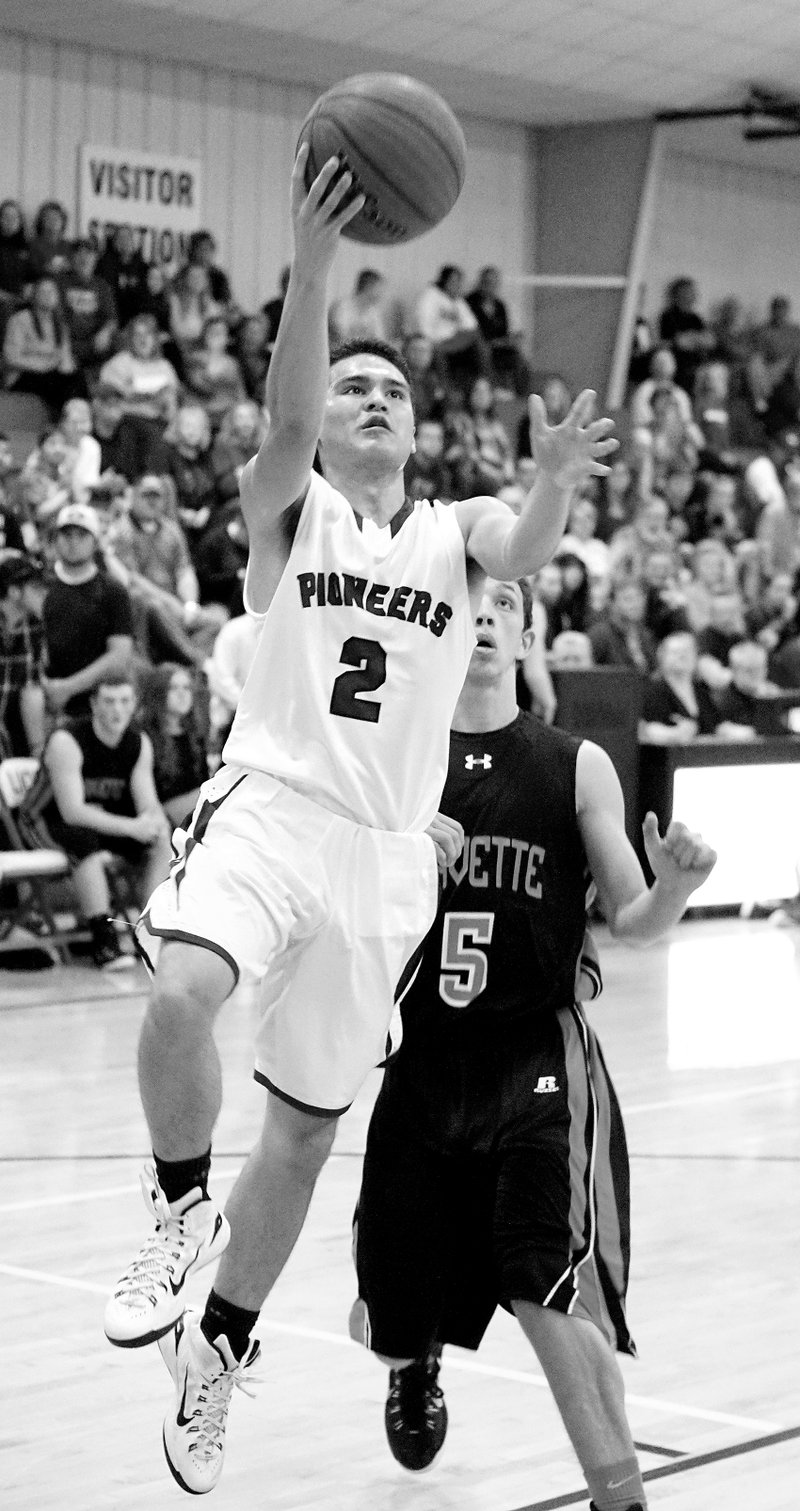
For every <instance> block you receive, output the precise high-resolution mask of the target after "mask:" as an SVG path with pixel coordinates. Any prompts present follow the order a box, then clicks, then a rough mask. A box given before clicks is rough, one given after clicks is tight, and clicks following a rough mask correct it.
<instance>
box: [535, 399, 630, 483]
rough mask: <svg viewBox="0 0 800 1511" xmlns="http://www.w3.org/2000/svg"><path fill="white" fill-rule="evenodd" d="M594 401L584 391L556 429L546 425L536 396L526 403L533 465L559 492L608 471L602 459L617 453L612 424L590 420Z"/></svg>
mask: <svg viewBox="0 0 800 1511" xmlns="http://www.w3.org/2000/svg"><path fill="white" fill-rule="evenodd" d="M596 399H597V395H596V394H595V392H594V391H593V389H591V388H584V390H583V392H582V393H579V394H578V397H577V399H576V400H575V403H574V404H573V406H572V408H571V409H570V411H569V414H568V415H566V416H565V418H564V419H563V420H562V421H561V424H560V425H548V423H547V410H546V409H545V407H544V402H543V400H542V399H541V398H540V396H539V394H535V393H534V394H531V396H530V398H529V400H528V414H529V417H530V431H531V451H532V452H533V458H534V461H535V462H536V465H537V467H539V468H540V469H541V470H542V471H543V472H546V473H548V474H549V476H550V477H551V478H552V479H553V482H555V483H557V484H559V486H560V487H562V488H575V487H577V486H578V484H579V483H582V482H583V481H584V479H585V478H587V477H604V476H605V474H606V473H607V472H608V471H609V470H610V469H609V467H608V465H607V464H606V462H605V461H604V460H603V458H604V457H607V456H610V455H611V453H612V452H613V451H616V450H617V447H618V446H619V441H618V440H616V438H615V437H614V436H613V435H612V434H611V432H612V430H613V429H614V421H613V420H607V419H602V420H595V419H593V415H594V410H595V402H596Z"/></svg>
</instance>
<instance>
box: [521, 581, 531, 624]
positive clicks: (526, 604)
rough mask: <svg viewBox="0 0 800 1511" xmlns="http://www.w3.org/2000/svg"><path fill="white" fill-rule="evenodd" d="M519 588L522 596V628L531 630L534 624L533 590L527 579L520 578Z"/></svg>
mask: <svg viewBox="0 0 800 1511" xmlns="http://www.w3.org/2000/svg"><path fill="white" fill-rule="evenodd" d="M517 587H518V588H519V590H520V593H521V594H522V628H523V630H529V629H530V628H531V626H532V624H533V589H532V588H531V585H530V581H529V579H528V578H527V577H518V578H517Z"/></svg>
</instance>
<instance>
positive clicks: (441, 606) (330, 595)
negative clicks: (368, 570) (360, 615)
mask: <svg viewBox="0 0 800 1511" xmlns="http://www.w3.org/2000/svg"><path fill="white" fill-rule="evenodd" d="M297 584H298V587H299V589H300V602H301V603H302V605H303V608H304V609H309V608H318V609H322V608H325V607H326V605H329V606H330V607H332V608H341V607H344V608H357V609H364V610H365V612H366V613H367V614H375V615H376V617H378V618H381V619H403V620H404V621H405V622H406V624H419V625H420V626H421V627H422V629H427V630H430V632H431V634H432V635H436V636H437V638H438V637H439V636H440V635H442V634H443V633H444V630H445V628H446V626H447V622H448V620H450V619H452V617H453V610H452V608H451V607H450V605H449V603H442V601H441V600H440V601H439V603H437V604H436V606H435V607H434V603H433V598H432V597H431V594H430V593H426V592H425V590H424V589H423V588H412V587H407V586H406V585H405V584H402V585H401V586H400V587H397V588H393V587H392V585H391V583H388V582H370V581H369V580H368V578H366V577H354V576H353V575H352V574H351V573H350V572H299V573H298V576H297Z"/></svg>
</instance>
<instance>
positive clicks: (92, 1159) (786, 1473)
mask: <svg viewBox="0 0 800 1511" xmlns="http://www.w3.org/2000/svg"><path fill="white" fill-rule="evenodd" d="M601 946H602V955H603V963H604V970H605V978H606V991H605V995H604V997H603V998H602V999H601V1001H600V1003H598V1004H596V1006H595V1007H594V1008H593V1009H592V1010H591V1011H592V1018H593V1021H594V1023H595V1024H596V1026H597V1027H598V1029H599V1031H600V1034H601V1037H602V1040H603V1043H604V1046H605V1049H606V1054H607V1058H608V1061H609V1065H610V1067H611V1071H612V1074H613V1076H614V1079H615V1082H616V1085H617V1089H618V1092H619V1094H620V1099H621V1102H622V1105H623V1109H624V1111H625V1115H626V1122H627V1128H628V1135H629V1142H630V1148H631V1156H632V1160H631V1163H632V1178H633V1238H634V1251H633V1274H632V1283H631V1291H630V1298H629V1320H630V1323H631V1327H632V1330H633V1333H634V1336H635V1337H636V1340H637V1343H638V1347H639V1353H640V1358H639V1360H627V1359H626V1360H624V1361H623V1369H624V1373H625V1378H626V1384H627V1389H628V1405H629V1412H630V1418H631V1422H632V1425H633V1431H634V1437H635V1439H636V1442H637V1444H638V1446H639V1449H640V1452H641V1460H642V1465H643V1468H644V1470H645V1479H646V1482H647V1491H648V1497H649V1503H650V1507H651V1508H656V1511H667V1508H669V1511H797V1508H798V1507H799V1506H800V1363H799V1362H798V1361H799V1360H800V1301H799V1300H798V1291H799V1289H800V1287H799V1285H798V1278H799V1276H800V1270H799V1269H798V1253H799V1252H800V1190H799V1188H798V1161H800V1132H799V1131H798V1124H799V1122H800V1119H799V1118H798V1113H800V1064H799V1063H798V1062H799V1061H800V960H799V952H800V929H798V928H794V927H788V928H787V927H784V928H777V927H774V926H772V925H770V924H769V923H765V922H753V921H751V922H743V921H740V920H738V919H735V920H724V921H720V920H716V921H714V922H708V921H705V922H701V921H693V922H687V923H684V924H683V925H681V927H680V928H679V929H678V930H676V931H675V933H674V934H673V936H672V937H671V939H670V940H669V941H668V942H666V943H664V944H662V945H660V946H656V947H655V948H653V949H651V950H649V951H646V952H633V951H629V950H625V949H624V948H622V947H620V946H617V945H615V944H614V943H613V942H612V941H609V940H604V939H602V938H601ZM145 991H146V983H145V978H144V974H143V973H140V967H138V966H137V968H136V970H135V971H134V972H131V973H130V975H129V976H126V977H120V976H116V977H115V976H107V975H106V976H103V975H100V974H99V973H97V972H95V971H93V970H90V969H88V968H84V967H82V966H77V965H76V966H73V967H70V968H69V969H64V968H62V967H57V968H55V969H54V970H51V971H44V972H39V973H36V974H27V975H23V974H15V973H12V972H9V971H7V970H4V969H0V1004H1V1005H2V1010H0V1216H1V1217H2V1239H1V1240H0V1281H2V1294H3V1306H2V1359H3V1366H2V1380H3V1397H4V1404H3V1408H2V1416H1V1417H0V1505H1V1506H2V1507H3V1508H5V1511H56V1508H58V1511H61V1508H63V1507H76V1508H78V1507H80V1511H144V1508H147V1511H166V1508H175V1507H177V1506H179V1505H180V1504H181V1503H185V1497H184V1495H183V1493H182V1492H181V1491H180V1489H179V1488H178V1487H177V1486H176V1485H175V1484H174V1483H173V1481H172V1479H171V1478H170V1476H169V1474H168V1471H167V1468H166V1464H165V1462H164V1458H163V1453H162V1448H161V1419H162V1416H163V1413H164V1410H165V1409H166V1405H167V1403H168V1401H169V1399H170V1390H171V1387H170V1383H169V1380H168V1377H167V1374H166V1371H165V1369H164V1366H163V1364H162V1362H161V1359H160V1356H159V1354H158V1351H157V1349H156V1348H147V1349H142V1350H137V1351H135V1352H124V1351H122V1350H118V1349H113V1348H111V1347H110V1346H109V1345H108V1344H107V1343H106V1341H105V1339H104V1337H103V1334H102V1323H101V1318H102V1309H103V1303H104V1297H105V1295H106V1292H107V1290H108V1287H109V1285H110V1284H111V1282H112V1281H113V1280H114V1278H115V1277H116V1274H117V1272H118V1271H119V1270H120V1269H121V1268H122V1267H123V1265H124V1264H125V1263H126V1262H127V1260H128V1259H129V1258H130V1256H131V1255H132V1253H133V1252H134V1251H135V1249H136V1248H137V1247H138V1245H139V1243H140V1242H141V1240H142V1237H143V1235H144V1233H145V1231H146V1226H147V1218H146V1214H145V1211H144V1207H143V1206H142V1203H141V1199H140V1195H139V1190H138V1171H139V1169H140V1167H141V1163H142V1158H143V1156H144V1155H145V1154H146V1152H147V1139H146V1132H145V1126H144V1122H143V1118H142V1115H141V1111H140V1108H139V1102H138V1097H137V1093H136V1085H135V1076H134V1062H135V1045H136V1038H137V1032H138V1027H139V1023H140V1020H141V1016H142V1011H143V1006H144V1000H145V998H144V994H145ZM254 1021H255V1008H254V1004H253V1000H252V997H248V996H247V995H245V994H244V993H240V994H239V995H238V996H237V997H236V998H234V999H233V1000H232V1001H231V1002H230V1003H229V1004H228V1005H227V1006H226V1008H225V1010H224V1012H223V1015H222V1017H221V1020H220V1026H219V1035H218V1037H219V1042H220V1045H221V1049H222V1055H223V1061H224V1067H225V1105H224V1110H223V1114H222V1117H221V1120H220V1124H219V1127H218V1130H217V1135H216V1139H215V1151H216V1163H215V1174H214V1179H213V1189H214V1191H215V1193H216V1194H217V1195H218V1196H219V1197H220V1198H222V1199H224V1197H225V1195H226V1193H227V1191H228V1189H229V1188H230V1184H231V1181H232V1179H233V1178H234V1176H235V1174H236V1172H237V1170H238V1169H239V1167H240V1164H241V1162H242V1159H243V1156H244V1153H245V1152H246V1150H247V1148H248V1146H249V1144H250V1143H251V1141H252V1139H253V1137H254V1133H255V1130H256V1129H257V1127H258V1125H259V1122H260V1110H261V1096H262V1093H261V1091H260V1090H259V1088H258V1087H257V1086H256V1085H255V1083H254V1082H253V1081H252V1079H251V1076H250V1067H251V1055H250V1045H251V1041H252V1033H253V1028H254ZM377 1084H378V1073H377V1072H376V1074H375V1077H374V1078H373V1080H372V1082H371V1083H370V1084H369V1085H368V1086H367V1087H365V1088H364V1091H363V1092H362V1094H361V1096H360V1098H359V1100H358V1102H357V1104H356V1106H355V1107H354V1108H353V1110H352V1111H351V1113H350V1114H349V1115H348V1116H347V1117H346V1118H344V1119H343V1120H342V1123H341V1125H340V1129H339V1134H338V1139H337V1144H336V1148H335V1151H334V1154H333V1157H332V1158H331V1160H330V1162H329V1164H328V1166H327V1168H326V1170H325V1171H324V1172H323V1175H322V1177H321V1178H320V1181H319V1185H318V1187H317V1192H316V1194H315V1197H314V1201H313V1204H312V1209H311V1213H310V1216H309V1220H308V1223H307V1226H306V1228H305V1231H304V1233H303V1235H302V1237H301V1239H300V1242H299V1244H298V1247H297V1249H296V1250H295V1253H294V1255H293V1257H292V1259H291V1261H290V1263H289V1265H288V1267H287V1269H286V1271H285V1273H284V1275H283V1277H282V1278H281V1280H280V1282H279V1284H278V1286H277V1287H276V1289H275V1291H274V1293H273V1295H272V1296H271V1298H270V1299H269V1301H268V1302H267V1305H266V1307H265V1309H264V1312H263V1316H262V1320H261V1324H260V1329H259V1332H260V1336H261V1340H262V1346H263V1361H262V1365H261V1366H259V1371H260V1373H261V1374H262V1375H263V1381H264V1383H263V1385H262V1386H261V1387H260V1389H259V1390H258V1392H257V1395H256V1398H255V1399H254V1400H248V1399H247V1398H246V1397H245V1396H243V1395H241V1394H239V1393H238V1392H237V1393H236V1398H235V1400H234V1403H233V1406H232V1410H231V1425H230V1429H229V1435H228V1436H229V1451H228V1460H227V1463H226V1468H225V1473H224V1476H223V1479H222V1482H221V1484H220V1487H219V1488H218V1490H217V1491H216V1492H215V1494H214V1497H213V1504H214V1506H215V1508H217V1511H231V1508H234V1507H235V1508H237V1511H240V1508H243V1507H245V1508H253V1511H255V1508H258V1511H260V1508H262V1507H263V1508H265V1511H267V1508H275V1511H301V1508H302V1511H546V1508H551V1507H552V1508H555V1507H561V1506H581V1507H585V1506H586V1505H587V1501H588V1497H587V1496H586V1495H585V1492H584V1490H583V1482H582V1476H581V1474H580V1471H579V1469H578V1466H577V1463H576V1461H575V1460H574V1458H573V1455H572V1452H571V1450H570V1447H569V1444H568V1442H567V1440H566V1438H565V1435H564V1432H563V1429H562V1427H561V1425H560V1421H559V1419H558V1417H557V1415H556V1412H555V1410H554V1408H553V1406H552V1404H551V1401H550V1398H549V1394H548V1391H547V1389H546V1387H545V1386H544V1382H543V1380H542V1378H541V1375H540V1373H539V1370H538V1366H537V1364H536V1360H535V1358H534V1357H533V1355H532V1353H531V1352H530V1350H529V1348H528V1345H527V1344H526V1342H525V1340H524V1339H523V1337H522V1335H521V1333H520V1332H519V1331H518V1329H517V1327H516V1324H515V1323H514V1322H513V1320H512V1319H510V1318H508V1317H506V1316H505V1315H502V1316H499V1317H498V1318H497V1319H496V1320H495V1322H494V1323H493V1324H492V1328H491V1330H490V1333H489V1335H488V1337H487V1339H486V1341H485V1343H484V1346H483V1348H482V1349H481V1351H480V1353H479V1354H478V1355H477V1356H475V1355H468V1354H465V1353H461V1352H459V1351H457V1350H452V1351H449V1352H448V1353H447V1354H446V1356H445V1363H444V1367H443V1385H444V1388H445V1392H446V1395H447V1401H448V1406H449V1411H450V1422H451V1426H450V1432H449V1436H448V1441H447V1444H446V1447H445V1450H444V1452H443V1454H442V1457H441V1459H440V1460H439V1461H438V1463H437V1465H436V1466H435V1467H434V1469H433V1470H432V1472H431V1473H429V1474H427V1475H424V1476H422V1477H421V1478H414V1477H413V1476H411V1475H407V1474H404V1472H403V1471H402V1470H401V1469H400V1468H399V1467H398V1466H397V1465H396V1464H395V1463H394V1460H393V1459H392V1458H391V1457H390V1455H389V1452H388V1449H387V1448H386V1446H385V1444H384V1439H383V1425H382V1413H383V1401H384V1393H385V1372H384V1370H383V1369H382V1368H381V1367H380V1366H379V1365H378V1364H377V1363H376V1362H375V1361H374V1360H371V1359H370V1358H368V1356H367V1355H366V1354H365V1353H364V1352H363V1351H361V1350H360V1349H358V1348H357V1347H356V1346H355V1345H354V1344H352V1343H350V1342H349V1340H348V1339H347V1336H346V1326H347V1314H348V1310H349V1306H350V1302H351V1300H352V1298H353V1294H354V1291H353V1275H352V1271H351V1262H350V1254H349V1220H350V1214H351V1211H352V1208H353V1203H354V1200H355V1196H356V1193H357V1189H358V1183H359V1170H360V1151H361V1149H362V1148H363V1139H364V1130H365V1127H366V1122H367V1119H368V1116H369V1111H370V1107H371V1104H372V1100H373V1098H374V1095H375V1090H376V1086H377ZM208 1280H209V1274H208V1273H206V1274H202V1275H200V1276H199V1277H198V1278H197V1279H196V1281H195V1282H194V1283H193V1291H192V1295H193V1297H194V1299H196V1300H197V1301H200V1300H201V1299H202V1297H203V1296H204V1295H205V1292H206V1289H207V1284H208Z"/></svg>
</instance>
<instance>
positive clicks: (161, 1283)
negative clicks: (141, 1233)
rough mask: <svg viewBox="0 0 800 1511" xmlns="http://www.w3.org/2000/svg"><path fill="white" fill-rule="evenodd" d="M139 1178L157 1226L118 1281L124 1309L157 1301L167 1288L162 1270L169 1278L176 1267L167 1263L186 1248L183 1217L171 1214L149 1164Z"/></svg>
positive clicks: (118, 1290)
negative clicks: (161, 1292)
mask: <svg viewBox="0 0 800 1511" xmlns="http://www.w3.org/2000/svg"><path fill="white" fill-rule="evenodd" d="M139 1179H140V1181H141V1185H142V1191H143V1192H144V1199H145V1202H146V1203H147V1206H148V1207H149V1208H150V1211H151V1212H152V1214H153V1216H154V1217H155V1219H156V1223H157V1227H156V1231H155V1233H151V1234H150V1237H149V1238H147V1239H146V1240H145V1243H144V1244H143V1246H142V1248H141V1250H140V1252H139V1253H138V1254H137V1256H136V1258H135V1259H134V1261H133V1263H132V1265H131V1267H130V1269H129V1270H126V1272H125V1274H124V1275H123V1276H122V1279H121V1280H120V1282H119V1287H118V1289H117V1293H116V1294H117V1298H118V1300H120V1301H122V1302H123V1304H124V1305H125V1306H135V1305H136V1304H137V1303H138V1302H139V1301H140V1300H142V1299H143V1300H150V1301H156V1300H157V1299H158V1298H157V1295H156V1292H157V1291H158V1290H162V1291H163V1290H166V1288H167V1287H166V1282H165V1280H164V1271H165V1270H166V1272H167V1274H168V1275H174V1274H175V1265H174V1264H170V1263H169V1260H170V1259H173V1260H179V1259H180V1257H181V1254H182V1251H183V1249H184V1248H185V1245H186V1222H185V1218H184V1217H182V1216H181V1217H176V1216H175V1214H174V1213H172V1212H170V1209H169V1202H168V1201H167V1199H166V1197H165V1195H164V1193H163V1191H162V1190H161V1187H160V1186H159V1184H158V1181H157V1180H156V1179H155V1172H154V1171H153V1170H152V1169H151V1167H150V1166H149V1165H148V1166H147V1168H146V1170H145V1172H144V1174H143V1175H141V1176H140V1177H139Z"/></svg>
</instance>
